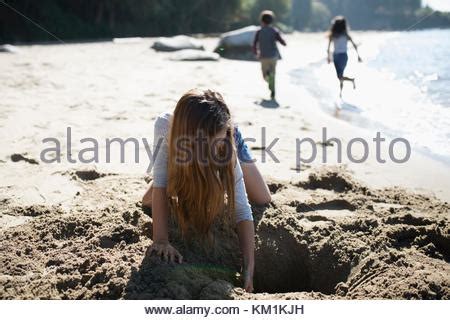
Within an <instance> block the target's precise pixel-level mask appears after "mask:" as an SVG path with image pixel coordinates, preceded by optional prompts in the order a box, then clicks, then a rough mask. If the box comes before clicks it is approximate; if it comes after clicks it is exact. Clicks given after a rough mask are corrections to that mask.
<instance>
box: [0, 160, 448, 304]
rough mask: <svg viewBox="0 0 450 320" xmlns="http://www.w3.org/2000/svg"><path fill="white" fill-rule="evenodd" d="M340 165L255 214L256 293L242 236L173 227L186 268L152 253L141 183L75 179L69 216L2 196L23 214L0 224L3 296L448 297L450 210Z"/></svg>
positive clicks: (281, 188)
mask: <svg viewBox="0 0 450 320" xmlns="http://www.w3.org/2000/svg"><path fill="white" fill-rule="evenodd" d="M334 170H335V171H330V170H325V171H322V172H316V173H314V174H313V175H311V176H310V177H309V179H308V180H307V181H306V182H302V183H296V184H290V183H287V182H282V181H278V182H271V183H270V184H269V187H270V190H271V191H272V193H273V201H272V203H271V204H270V206H269V207H267V208H254V209H255V210H254V216H255V225H256V265H257V268H256V271H255V272H256V273H255V291H256V292H255V293H254V294H247V293H244V292H243V291H242V290H241V289H239V286H240V275H239V271H240V270H239V265H240V253H239V250H238V241H237V237H236V234H235V232H234V231H233V230H228V229H226V228H224V227H223V226H222V225H221V224H220V223H218V224H217V225H216V226H215V227H214V234H215V236H216V241H215V242H213V243H211V244H210V245H209V246H206V247H205V246H204V245H202V243H201V241H200V240H198V239H189V240H187V241H182V239H181V238H180V237H179V234H178V231H177V229H176V226H175V225H174V224H173V223H171V227H170V237H171V239H172V242H173V245H174V246H175V247H176V248H177V249H179V251H180V252H181V253H182V254H183V256H184V258H185V261H186V263H184V264H182V265H171V264H166V263H164V262H162V261H160V260H159V259H158V258H157V257H154V256H151V257H145V255H144V253H145V250H146V248H147V247H148V246H149V245H150V244H151V230H152V218H151V211H149V212H147V214H144V213H143V211H142V208H141V204H140V202H139V201H138V200H137V199H138V198H139V195H142V193H143V192H144V190H145V182H144V181H143V178H142V177H126V176H123V175H114V176H108V177H106V176H105V177H104V178H103V179H98V178H95V179H82V178H81V177H80V179H82V180H89V183H83V188H84V191H83V192H81V193H80V194H79V195H78V196H77V197H75V198H74V200H73V205H71V206H70V207H69V209H67V208H64V209H63V208H62V207H59V206H28V207H21V206H18V205H17V204H14V201H4V202H3V204H2V205H3V208H2V210H1V216H0V218H2V217H4V216H6V215H7V216H8V217H15V218H17V217H27V219H25V221H24V222H23V223H21V224H19V225H9V226H6V227H5V226H3V229H1V232H0V249H1V251H2V263H1V264H0V268H1V269H0V270H1V272H0V274H1V275H0V298H2V299H17V298H21V299H32V298H53V299H54V298H63V299H156V298H158V299H167V298H168V299H247V298H252V299H286V298H289V299H309V298H311V299H324V298H348V299H361V298H407V299H410V298H418V299H449V298H450V283H449V279H448V274H449V272H450V267H449V259H450V254H449V253H450V225H449V221H448V217H449V215H448V213H449V205H448V204H447V203H442V202H439V201H438V200H436V199H433V198H429V197H425V196H421V195H417V194H411V193H408V192H406V191H405V190H402V189H395V188H393V189H386V190H369V189H368V188H367V187H364V186H363V185H361V184H360V183H358V182H355V181H354V180H353V179H352V178H351V176H350V175H348V174H347V173H345V172H342V171H340V169H339V170H338V169H334ZM97 174H100V173H97ZM92 176H96V175H95V174H94V175H90V176H89V177H92ZM107 186H108V188H106V187H107ZM93 203H95V204H96V206H94V205H93Z"/></svg>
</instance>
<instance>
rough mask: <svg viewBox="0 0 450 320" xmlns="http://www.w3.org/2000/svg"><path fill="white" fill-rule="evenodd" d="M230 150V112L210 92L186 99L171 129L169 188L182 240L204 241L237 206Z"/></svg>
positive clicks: (233, 159)
mask: <svg viewBox="0 0 450 320" xmlns="http://www.w3.org/2000/svg"><path fill="white" fill-rule="evenodd" d="M224 132H225V139H224V141H222V142H223V143H221V144H220V147H219V148H214V146H215V145H217V143H216V142H217V141H216V140H215V137H217V135H218V134H220V133H224ZM217 150H219V151H218V152H216V151H217ZM234 150H235V148H234V138H233V128H232V125H231V115H230V110H229V109H228V107H227V105H226V104H225V102H224V100H223V97H222V96H221V95H220V94H219V93H218V92H214V91H211V90H206V91H198V90H191V91H189V92H187V93H186V94H184V95H183V96H182V97H181V99H180V100H179V101H178V103H177V106H176V108H175V112H174V115H173V119H172V123H171V130H170V136H169V162H168V178H169V179H168V185H167V195H168V198H169V204H170V208H171V211H172V213H173V214H174V215H175V217H176V220H177V223H178V226H179V228H180V230H181V233H182V235H183V236H184V235H186V234H187V232H188V231H194V232H195V234H197V235H201V236H208V235H209V233H210V230H211V226H212V224H213V223H214V222H215V220H216V219H217V218H218V217H219V216H221V215H223V214H224V213H226V216H225V215H224V218H225V219H224V220H223V221H230V215H231V214H232V212H234V200H235V191H234V165H235V162H236V155H235V151H234ZM218 156H221V157H218ZM218 158H220V159H221V161H218Z"/></svg>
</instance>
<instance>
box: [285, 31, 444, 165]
mask: <svg viewBox="0 0 450 320" xmlns="http://www.w3.org/2000/svg"><path fill="white" fill-rule="evenodd" d="M353 38H354V39H355V41H356V42H357V43H358V44H359V45H360V53H361V55H362V57H363V59H364V62H363V63H361V64H359V63H357V58H356V54H355V52H354V51H353V50H350V51H349V64H348V67H347V69H346V75H348V76H355V77H356V79H357V82H356V84H357V90H353V89H352V86H351V84H347V85H346V86H345V87H344V94H343V101H340V100H339V98H338V82H337V79H336V76H335V71H334V67H333V65H332V64H331V65H328V64H327V63H326V61H325V58H324V54H323V49H324V47H325V44H322V45H318V47H319V46H320V48H317V50H320V54H319V55H318V57H320V58H318V59H316V60H315V61H311V62H309V63H307V64H306V65H304V66H301V67H296V68H293V69H292V70H291V75H292V79H293V82H294V83H295V84H298V85H301V86H303V87H304V88H306V89H307V91H308V92H309V93H310V94H311V95H312V96H314V97H315V98H317V100H318V101H319V105H320V106H321V107H322V108H323V110H324V111H325V112H328V113H332V114H335V113H336V110H339V112H338V116H339V117H340V118H342V119H343V120H346V121H350V122H351V123H353V124H355V125H356V126H359V127H364V128H368V129H371V130H377V131H380V132H382V134H384V135H386V136H388V137H390V138H396V137H403V138H406V139H408V140H409V142H410V144H411V145H412V147H413V148H415V150H417V151H419V152H423V153H425V154H427V155H429V156H431V157H433V158H435V159H439V160H441V161H443V162H444V163H446V164H449V165H450V144H449V143H448V141H449V139H450V62H449V61H450V59H449V57H450V30H426V31H415V32H386V33H382V32H380V33H376V34H364V33H361V34H354V36H353ZM317 41H321V42H326V39H323V36H320V38H319V36H318V38H317Z"/></svg>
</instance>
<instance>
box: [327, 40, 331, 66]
mask: <svg viewBox="0 0 450 320" xmlns="http://www.w3.org/2000/svg"><path fill="white" fill-rule="evenodd" d="M330 48H331V37H330V38H329V39H328V48H327V60H328V63H331V57H330Z"/></svg>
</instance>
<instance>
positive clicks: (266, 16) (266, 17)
mask: <svg viewBox="0 0 450 320" xmlns="http://www.w3.org/2000/svg"><path fill="white" fill-rule="evenodd" d="M259 17H260V19H261V22H263V23H265V24H271V23H272V22H273V20H274V18H275V15H274V13H273V12H272V11H270V10H264V11H263V12H261V14H260V16H259Z"/></svg>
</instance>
